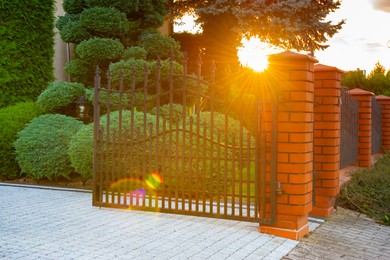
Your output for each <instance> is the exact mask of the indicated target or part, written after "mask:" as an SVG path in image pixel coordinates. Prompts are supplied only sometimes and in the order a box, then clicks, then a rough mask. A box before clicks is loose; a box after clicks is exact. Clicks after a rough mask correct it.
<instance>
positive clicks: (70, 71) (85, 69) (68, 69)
mask: <svg viewBox="0 0 390 260" xmlns="http://www.w3.org/2000/svg"><path fill="white" fill-rule="evenodd" d="M95 70H96V66H92V65H90V64H89V63H87V62H84V61H82V60H77V59H76V60H71V61H69V62H68V63H66V65H65V67H64V71H65V73H66V74H67V75H68V76H69V77H70V78H71V79H72V81H75V82H80V83H83V84H84V85H88V84H90V83H91V82H93V79H94V76H95Z"/></svg>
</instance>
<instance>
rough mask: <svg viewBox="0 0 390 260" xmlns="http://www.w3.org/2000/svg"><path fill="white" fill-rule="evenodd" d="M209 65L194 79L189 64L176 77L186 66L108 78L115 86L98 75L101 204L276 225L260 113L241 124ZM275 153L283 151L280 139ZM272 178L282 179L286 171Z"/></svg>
mask: <svg viewBox="0 0 390 260" xmlns="http://www.w3.org/2000/svg"><path fill="white" fill-rule="evenodd" d="M199 64H200V63H199ZM199 64H198V72H197V74H196V75H187V68H186V67H187V65H186V63H184V65H183V66H182V71H181V72H182V73H179V74H178V73H176V72H177V71H180V66H181V65H180V66H179V65H178V63H176V62H174V61H172V59H170V60H169V61H168V60H167V61H160V60H158V61H157V62H155V63H153V64H152V65H151V66H150V67H147V66H144V67H143V68H142V69H140V68H136V67H134V68H133V69H131V70H130V71H126V70H124V69H123V70H118V71H108V73H107V77H106V79H104V78H103V77H101V76H100V72H99V69H98V70H97V73H96V77H95V88H94V169H93V173H94V174H93V205H94V206H100V207H115V208H127V209H135V210H146V211H158V212H165V213H177V214H186V215H197V216H205V217H216V218H226V219H234V220H243V221H251V222H267V223H272V222H273V221H274V217H275V215H276V213H275V211H276V204H275V205H272V206H271V207H270V208H271V214H270V211H269V209H268V210H267V215H266V210H265V209H266V206H265V203H269V201H271V202H273V203H276V199H275V198H276V191H275V189H272V188H271V192H270V190H269V189H268V191H267V193H266V185H270V184H269V183H266V182H265V180H266V179H267V178H266V175H267V174H266V172H265V170H266V167H265V164H266V163H270V162H267V161H266V159H265V158H266V156H265V154H266V151H265V149H266V145H265V142H266V134H265V132H264V131H262V129H261V124H260V122H261V109H260V105H259V104H258V103H257V102H253V104H247V106H249V107H250V111H252V112H251V113H249V114H245V113H244V111H239V113H235V116H232V111H231V107H230V106H229V104H225V103H223V102H222V101H221V100H220V99H219V98H218V97H216V95H210V94H209V93H212V88H213V84H212V83H208V82H206V81H204V80H202V78H201V75H200V71H201V70H200V65H199ZM177 68H179V69H177ZM213 72H214V69H213V68H212V69H211V74H210V75H214V73H213ZM211 82H213V77H211ZM275 117H276V115H275ZM243 122H247V126H248V127H245V126H244V123H243ZM248 122H249V123H248ZM274 134H276V133H274ZM271 139H272V140H273V139H275V138H271ZM275 140H276V139H275ZM271 146H272V147H273V149H274V150H275V151H276V141H275V142H274V143H272V144H271ZM275 154H276V152H275ZM274 157H276V155H275V156H273V157H272V158H274ZM271 175H272V176H274V177H273V178H271V180H274V181H275V180H276V177H275V176H276V170H274V171H273V172H272V173H271ZM268 177H269V176H268ZM269 179H270V178H268V180H269ZM268 182H269V181H268ZM275 182H276V181H275ZM270 186H271V187H274V186H275V185H270ZM260 202H263V205H262V207H260ZM261 216H263V217H261Z"/></svg>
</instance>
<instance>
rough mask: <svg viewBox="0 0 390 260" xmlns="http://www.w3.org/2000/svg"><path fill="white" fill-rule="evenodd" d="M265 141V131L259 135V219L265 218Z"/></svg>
mask: <svg viewBox="0 0 390 260" xmlns="http://www.w3.org/2000/svg"><path fill="white" fill-rule="evenodd" d="M266 140H267V133H266V132H265V131H263V132H262V134H261V152H260V158H261V161H260V192H261V195H260V200H261V201H260V206H261V217H262V219H265V218H266V215H265V214H266V194H267V191H266V163H267V160H266Z"/></svg>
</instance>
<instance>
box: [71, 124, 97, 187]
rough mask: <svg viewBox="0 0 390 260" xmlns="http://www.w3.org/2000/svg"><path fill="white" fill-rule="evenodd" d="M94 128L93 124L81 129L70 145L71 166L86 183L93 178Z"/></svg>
mask: <svg viewBox="0 0 390 260" xmlns="http://www.w3.org/2000/svg"><path fill="white" fill-rule="evenodd" d="M93 127H94V126H93V124H89V125H84V126H83V127H81V129H80V130H79V131H78V132H77V133H76V134H75V135H74V136H73V137H72V139H71V140H70V144H69V150H68V154H69V158H70V161H71V164H72V166H73V167H74V169H75V170H76V172H77V173H79V174H80V175H81V176H82V177H83V180H84V181H85V180H88V179H90V178H92V170H93V169H92V168H93Z"/></svg>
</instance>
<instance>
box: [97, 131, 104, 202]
mask: <svg viewBox="0 0 390 260" xmlns="http://www.w3.org/2000/svg"><path fill="white" fill-rule="evenodd" d="M103 129H104V128H99V144H98V145H99V152H100V153H99V154H98V156H99V164H98V168H99V186H100V189H99V201H100V202H102V201H103V187H104V186H105V184H104V182H103V172H104V142H103V140H104V130H103Z"/></svg>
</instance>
